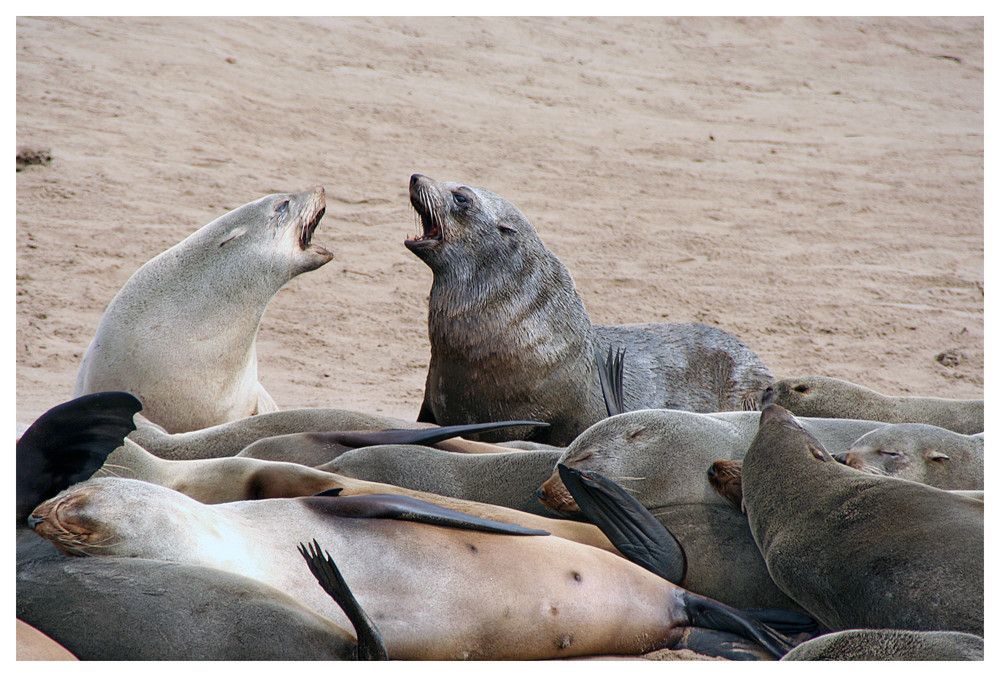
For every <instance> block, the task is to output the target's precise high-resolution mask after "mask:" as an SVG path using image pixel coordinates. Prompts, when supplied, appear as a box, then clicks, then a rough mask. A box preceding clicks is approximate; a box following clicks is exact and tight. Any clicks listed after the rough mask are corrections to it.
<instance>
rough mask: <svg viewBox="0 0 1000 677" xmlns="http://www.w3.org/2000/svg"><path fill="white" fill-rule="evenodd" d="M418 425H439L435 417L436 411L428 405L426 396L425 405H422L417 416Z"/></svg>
mask: <svg viewBox="0 0 1000 677" xmlns="http://www.w3.org/2000/svg"><path fill="white" fill-rule="evenodd" d="M417 423H433V424H434V425H437V417H436V416H434V410H433V409H431V405H430V404H428V402H427V396H426V395H425V396H424V401H423V403H422V404H421V405H420V413H419V414H417Z"/></svg>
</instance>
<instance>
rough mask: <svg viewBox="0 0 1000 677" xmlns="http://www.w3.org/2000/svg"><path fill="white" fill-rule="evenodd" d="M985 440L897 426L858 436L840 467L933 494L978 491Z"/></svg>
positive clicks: (929, 428)
mask: <svg viewBox="0 0 1000 677" xmlns="http://www.w3.org/2000/svg"><path fill="white" fill-rule="evenodd" d="M984 451H985V439H984V436H983V433H980V434H978V435H961V434H959V433H955V432H952V431H950V430H945V429H944V428H938V427H936V426H932V425H924V424H922V423H896V424H893V425H887V426H885V427H884V428H879V429H878V430H873V431H872V432H870V433H867V434H865V435H862V436H861V437H860V438H858V439H857V441H855V442H854V444H852V445H851V448H850V449H848V450H847V451H846V452H845V453H843V454H835V455H834V458H836V459H837V460H838V461H840V462H841V463H843V464H845V465H847V466H850V467H851V468H854V469H855V470H861V471H862V472H868V473H872V474H876V475H889V476H891V477H898V478H900V479H904V480H912V481H914V482H920V483H921V484H927V485H930V486H932V487H937V488H938V489H971V490H976V489H983V488H984V487H983V484H984V481H983V480H984V478H983V471H984V467H983V452H984Z"/></svg>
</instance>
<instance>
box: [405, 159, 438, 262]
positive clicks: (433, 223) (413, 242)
mask: <svg viewBox="0 0 1000 677" xmlns="http://www.w3.org/2000/svg"><path fill="white" fill-rule="evenodd" d="M410 204H411V205H413V209H414V210H416V212H417V215H418V216H419V217H420V225H421V227H422V228H423V233H421V234H419V235H415V236H414V237H412V238H409V239H407V240H406V241H405V242H404V244H405V245H406V246H407V247H408V248H409V249H411V250H417V249H425V248H428V247H436V246H438V245H439V244H440V243H441V242H443V241H444V219H443V218H442V207H441V204H440V199H439V196H438V190H437V187H436V186H435V183H434V180H433V179H430V178H428V177H426V176H424V175H423V174H414V175H413V176H411V177H410Z"/></svg>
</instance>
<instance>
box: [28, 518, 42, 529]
mask: <svg viewBox="0 0 1000 677" xmlns="http://www.w3.org/2000/svg"><path fill="white" fill-rule="evenodd" d="M44 521H45V518H44V517H35V516H34V515H28V527H29V528H31V529H32V530H34V528H35V527H37V526H38V525H39V524H41V523H42V522H44Z"/></svg>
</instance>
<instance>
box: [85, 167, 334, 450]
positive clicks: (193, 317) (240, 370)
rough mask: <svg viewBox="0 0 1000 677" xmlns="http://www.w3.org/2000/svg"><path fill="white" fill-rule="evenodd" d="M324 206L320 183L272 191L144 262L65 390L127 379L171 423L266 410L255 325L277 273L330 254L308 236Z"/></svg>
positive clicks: (287, 276)
mask: <svg viewBox="0 0 1000 677" xmlns="http://www.w3.org/2000/svg"><path fill="white" fill-rule="evenodd" d="M325 210H326V200H325V197H324V192H323V188H322V187H316V188H312V189H310V190H306V191H304V192H301V193H295V194H279V195H269V196H267V197H263V198H260V199H259V200H256V201H254V202H251V203H249V204H246V205H243V206H242V207H239V208H237V209H234V210H233V211H231V212H229V213H228V214H225V215H224V216H221V217H219V218H218V219H216V220H214V221H212V222H211V223H209V224H208V225H207V226H204V227H202V228H200V229H199V230H197V231H196V232H194V233H193V234H191V235H190V236H188V237H187V238H186V239H184V240H183V241H181V242H180V243H178V244H177V245H175V246H173V247H171V248H170V249H168V250H167V251H165V252H163V253H161V254H160V255H158V256H156V257H155V258H153V259H152V260H150V261H149V262H147V263H146V264H145V265H143V266H142V267H141V268H139V270H137V271H136V272H135V274H133V275H132V277H131V278H129V280H128V281H127V282H126V283H125V285H124V286H123V287H122V288H121V290H120V291H119V292H118V294H117V295H116V296H115V297H114V299H112V301H111V303H110V304H109V305H108V308H107V310H105V312H104V316H103V317H102V318H101V322H100V324H99V325H98V327H97V333H96V335H95V336H94V340H93V341H92V342H91V344H90V347H88V348H87V352H86V354H84V356H83V364H82V365H81V366H80V371H79V373H78V374H77V380H76V387H75V389H74V396H79V395H84V394H87V393H93V392H98V391H103V390H124V391H126V392H129V393H132V394H133V395H135V396H136V397H138V398H139V399H140V400H141V401H142V404H143V415H144V416H146V417H147V418H149V419H150V420H152V421H153V422H155V423H158V424H159V425H161V426H163V427H164V428H165V429H166V430H167V431H169V432H173V433H176V432H185V431H189V430H197V429H200V428H206V427H208V426H213V425H217V424H220V423H225V422H226V421H231V420H234V419H238V418H244V417H246V416H251V415H254V414H259V413H264V412H269V411H274V410H275V409H276V408H277V407H276V406H275V404H274V401H273V400H272V399H271V396H270V395H268V393H267V391H265V390H264V388H263V386H261V385H260V383H258V381H257V343H256V341H257V329H258V327H259V325H260V320H261V316H263V314H264V309H265V308H266V307H267V304H268V302H269V301H270V300H271V298H272V297H273V296H274V295H275V294H276V293H277V292H278V290H279V289H281V287H282V286H284V285H285V283H287V282H288V281H289V280H291V279H292V278H293V277H295V276H296V275H299V274H301V273H305V272H307V271H310V270H315V269H316V268H319V267H320V266H322V265H323V264H324V263H326V262H327V261H329V260H330V259H331V258H332V257H333V255H332V254H331V253H330V252H329V251H327V250H326V249H324V248H323V247H321V246H319V245H317V244H315V243H313V242H312V237H313V233H314V231H315V230H316V226H317V225H318V224H319V222H320V219H322V218H323V213H324V212H325Z"/></svg>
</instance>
